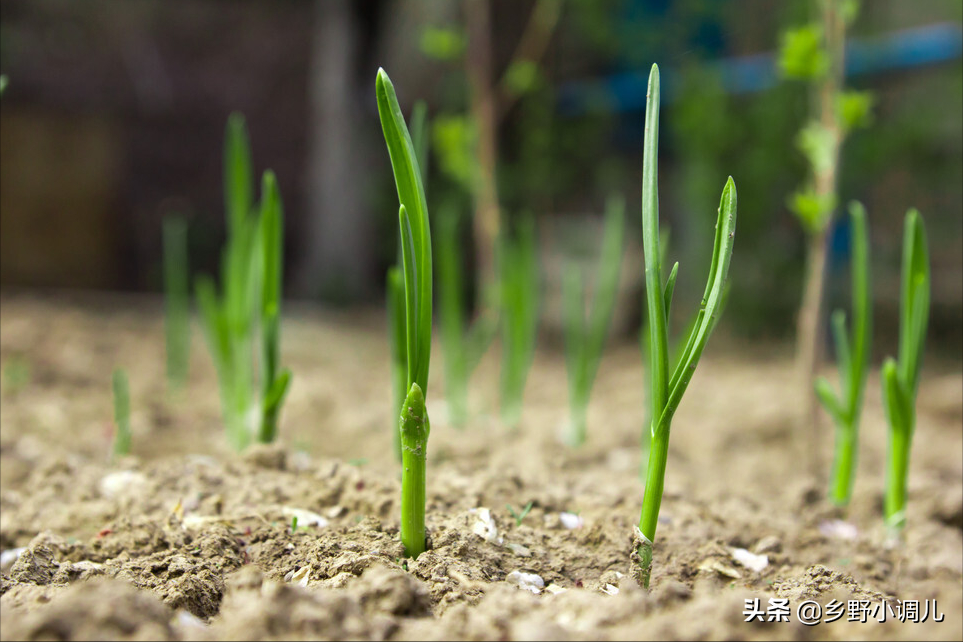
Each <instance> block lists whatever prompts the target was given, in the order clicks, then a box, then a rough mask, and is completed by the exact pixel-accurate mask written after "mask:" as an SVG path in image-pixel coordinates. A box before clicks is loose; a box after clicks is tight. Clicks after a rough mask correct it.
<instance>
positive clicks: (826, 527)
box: [819, 519, 859, 541]
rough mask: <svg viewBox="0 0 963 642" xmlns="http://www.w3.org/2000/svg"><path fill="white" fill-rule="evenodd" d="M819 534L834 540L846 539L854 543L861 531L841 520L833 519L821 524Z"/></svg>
mask: <svg viewBox="0 0 963 642" xmlns="http://www.w3.org/2000/svg"><path fill="white" fill-rule="evenodd" d="M819 532H820V533H822V534H823V535H825V536H826V537H830V538H832V539H845V540H849V541H854V540H855V539H856V538H857V537H859V531H857V530H856V527H855V526H853V525H852V524H850V523H849V522H844V521H843V520H841V519H831V520H829V521H826V522H821V523H820V524H819Z"/></svg>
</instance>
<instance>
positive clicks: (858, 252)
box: [816, 201, 872, 507]
mask: <svg viewBox="0 0 963 642" xmlns="http://www.w3.org/2000/svg"><path fill="white" fill-rule="evenodd" d="M849 219H850V225H851V230H852V240H851V245H850V246H851V251H852V283H853V285H852V297H853V316H852V335H851V338H850V336H848V335H847V332H846V313H845V312H843V311H842V310H836V311H835V312H834V313H833V316H832V329H833V338H834V340H835V343H836V361H837V366H838V367H839V381H840V388H841V391H840V395H839V396H837V395H836V394H835V393H834V392H833V390H832V387H831V386H830V385H829V381H827V380H826V378H825V377H819V378H818V379H816V394H817V395H818V397H819V400H820V401H821V402H822V404H823V407H824V408H825V409H826V412H828V413H829V414H830V415H831V416H832V418H833V422H834V423H835V424H836V457H835V460H834V463H833V472H832V478H831V480H830V487H829V499H830V501H832V503H833V504H835V505H836V506H839V507H846V506H848V505H849V500H850V496H851V494H852V490H853V478H854V477H855V473H856V452H857V448H856V447H857V444H858V443H859V416H860V411H861V409H862V405H863V391H864V389H865V388H866V374H867V372H868V370H869V353H870V349H869V345H870V338H871V325H872V319H871V307H872V295H871V293H870V284H869V239H868V235H867V232H866V211H865V210H864V209H863V206H862V205H861V204H860V203H857V202H855V201H854V202H852V203H850V206H849Z"/></svg>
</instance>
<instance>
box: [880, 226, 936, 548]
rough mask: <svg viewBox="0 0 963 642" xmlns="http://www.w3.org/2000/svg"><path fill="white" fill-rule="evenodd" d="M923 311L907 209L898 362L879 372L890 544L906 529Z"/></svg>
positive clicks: (922, 254)
mask: <svg viewBox="0 0 963 642" xmlns="http://www.w3.org/2000/svg"><path fill="white" fill-rule="evenodd" d="M929 311H930V260H929V251H928V249H927V243H926V230H925V229H924V227H923V218H922V217H921V216H920V214H919V212H917V211H916V210H915V209H911V210H910V211H909V212H907V213H906V223H905V227H904V230H903V267H902V285H901V291H900V324H899V355H898V357H899V360H898V361H897V360H894V359H893V358H892V357H887V358H886V361H884V362H883V371H882V385H883V408H884V410H885V411H886V419H887V421H888V423H889V455H888V457H887V460H886V495H885V498H884V515H885V519H886V527H887V529H888V530H889V534H890V537H891V538H892V539H893V540H894V541H899V540H900V539H901V538H902V533H903V528H904V527H905V525H906V483H907V478H908V475H909V457H910V446H911V445H912V441H913V433H914V431H915V429H916V393H917V390H918V389H919V383H920V367H921V365H922V362H923V347H924V345H925V343H926V326H927V323H928V321H929Z"/></svg>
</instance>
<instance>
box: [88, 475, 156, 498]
mask: <svg viewBox="0 0 963 642" xmlns="http://www.w3.org/2000/svg"><path fill="white" fill-rule="evenodd" d="M146 484H147V477H146V476H145V475H144V474H143V473H139V472H137V471H135V470H118V471H116V472H113V473H108V474H107V475H104V476H103V478H101V480H100V486H99V489H100V494H101V495H103V496H104V497H119V496H120V495H134V494H137V493H139V492H140V491H141V489H142V488H143V487H144V486H145V485H146Z"/></svg>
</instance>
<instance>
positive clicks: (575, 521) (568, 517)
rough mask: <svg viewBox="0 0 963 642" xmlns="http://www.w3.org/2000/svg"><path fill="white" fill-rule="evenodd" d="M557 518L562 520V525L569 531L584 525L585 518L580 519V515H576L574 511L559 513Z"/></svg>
mask: <svg viewBox="0 0 963 642" xmlns="http://www.w3.org/2000/svg"><path fill="white" fill-rule="evenodd" d="M558 518H559V519H560V520H562V526H564V527H565V528H567V529H568V530H570V531H571V530H575V529H576V528H581V527H582V526H584V525H585V520H584V519H582V516H581V515H576V514H575V513H567V512H563V513H559V515H558Z"/></svg>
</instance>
